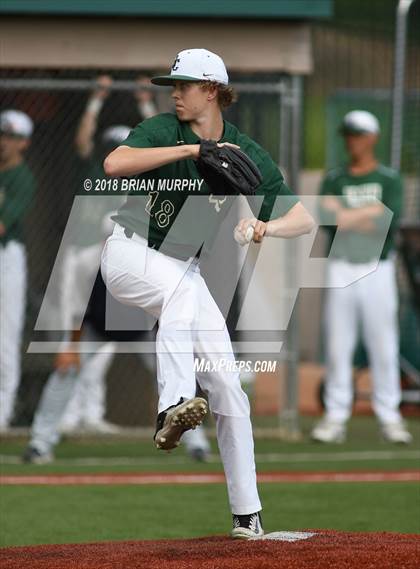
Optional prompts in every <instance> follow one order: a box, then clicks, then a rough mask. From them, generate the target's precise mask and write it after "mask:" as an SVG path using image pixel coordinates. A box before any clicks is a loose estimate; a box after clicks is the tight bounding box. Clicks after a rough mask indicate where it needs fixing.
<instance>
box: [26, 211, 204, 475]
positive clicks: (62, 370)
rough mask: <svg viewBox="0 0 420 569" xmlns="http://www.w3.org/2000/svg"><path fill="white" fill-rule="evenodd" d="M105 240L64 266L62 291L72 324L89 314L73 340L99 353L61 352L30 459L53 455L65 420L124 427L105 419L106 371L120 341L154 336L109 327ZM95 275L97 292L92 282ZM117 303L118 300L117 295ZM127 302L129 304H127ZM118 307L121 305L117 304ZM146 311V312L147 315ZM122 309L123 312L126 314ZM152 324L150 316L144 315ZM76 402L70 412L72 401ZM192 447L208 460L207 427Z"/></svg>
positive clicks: (189, 440) (107, 224)
mask: <svg viewBox="0 0 420 569" xmlns="http://www.w3.org/2000/svg"><path fill="white" fill-rule="evenodd" d="M113 225H114V224H113V223H112V222H111V220H110V219H109V216H107V217H106V218H104V222H103V228H102V230H103V232H104V236H106V235H109V234H110V233H111V229H112V227H113ZM102 248H103V242H101V243H98V244H96V245H91V246H90V247H85V248H84V249H82V250H80V251H78V252H77V253H75V254H74V255H72V256H71V257H70V258H69V257H67V262H66V264H65V265H64V267H63V280H64V285H63V288H64V291H63V296H62V307H63V308H62V310H63V312H64V314H63V318H64V320H65V322H68V327H69V328H70V329H71V328H72V327H73V324H74V322H75V321H78V319H79V318H80V317H81V316H83V314H85V309H86V303H87V302H88V300H89V297H90V301H89V304H88V308H87V309H86V314H85V317H84V321H83V326H82V330H81V332H79V331H75V332H73V334H72V338H71V339H72V340H73V341H80V342H81V343H83V342H97V343H98V344H99V346H100V347H99V348H98V349H97V351H95V352H93V353H84V352H81V353H80V354H79V353H77V352H74V351H70V350H67V349H66V343H64V345H63V349H62V351H61V352H60V353H59V354H58V355H57V357H56V361H55V368H56V369H55V370H54V372H53V373H52V374H51V375H50V376H49V378H48V380H47V383H46V385H45V387H44V390H43V393H42V396H41V399H40V402H39V405H38V408H37V410H36V413H35V416H34V420H33V424H32V428H31V439H30V442H29V444H28V447H27V449H26V451H25V453H24V456H23V460H24V462H27V463H34V464H45V463H48V462H51V461H52V460H53V450H54V447H55V446H56V445H57V443H58V442H59V440H60V433H62V431H63V429H62V425H63V423H64V424H65V422H66V421H67V422H70V424H71V425H72V426H74V427H78V428H83V430H85V431H88V432H95V433H98V432H99V433H104V434H112V433H117V432H118V431H119V430H120V429H119V428H118V427H117V426H116V425H114V424H112V423H109V422H107V421H105V420H104V415H105V411H106V409H105V376H106V373H107V371H108V369H109V367H110V365H111V363H112V359H113V357H114V354H115V351H116V349H117V347H118V342H119V341H130V342H132V341H140V340H141V339H145V340H149V341H152V340H153V336H151V333H147V332H143V333H141V332H137V331H129V332H124V331H123V332H120V331H106V330H105V305H106V289H105V285H104V284H103V281H102V278H101V276H100V274H98V275H97V277H96V280H95V275H96V273H97V272H98V267H99V265H100V257H101V252H102ZM94 280H95V284H94V287H93V291H92V293H91V292H90V288H91V285H92V282H93V281H94ZM114 304H115V301H114ZM121 308H124V307H121ZM117 310H118V306H117ZM145 316H146V315H145ZM123 317H124V315H122V316H121V317H119V319H120V318H123ZM143 321H144V330H147V318H146V317H145V318H144V319H143ZM139 357H140V359H141V362H142V364H143V365H145V367H146V369H148V370H149V371H150V372H151V373H152V374H153V375H154V374H156V365H155V358H154V356H153V355H151V354H149V353H144V354H139ZM71 405H73V406H75V407H76V409H75V410H74V411H72V412H71V414H70V420H69V419H68V418H67V419H66V416H67V417H68V411H67V409H68V407H69V406H71ZM184 442H185V445H186V448H187V451H188V453H189V454H190V455H191V456H192V458H194V459H196V460H205V459H206V456H207V454H208V453H209V450H210V446H209V443H208V441H207V439H206V436H205V434H204V431H203V428H202V427H201V428H199V429H197V430H196V431H195V432H191V434H189V436H188V437H186V439H184Z"/></svg>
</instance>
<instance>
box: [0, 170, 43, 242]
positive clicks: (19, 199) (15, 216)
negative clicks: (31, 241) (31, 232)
mask: <svg viewBox="0 0 420 569" xmlns="http://www.w3.org/2000/svg"><path fill="white" fill-rule="evenodd" d="M34 192H35V181H34V177H33V175H32V172H31V171H30V169H29V168H28V166H27V165H26V164H25V163H24V162H22V163H21V164H19V165H18V166H15V167H14V168H10V169H8V170H4V171H0V222H1V223H2V224H3V225H4V226H5V227H6V233H5V234H4V235H2V236H0V243H2V244H3V245H4V244H6V243H7V242H9V241H11V240H17V241H22V240H23V227H22V225H23V219H24V217H25V214H26V213H27V210H28V208H29V204H30V202H31V200H32V197H33V194H34Z"/></svg>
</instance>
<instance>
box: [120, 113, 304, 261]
mask: <svg viewBox="0 0 420 569" xmlns="http://www.w3.org/2000/svg"><path fill="white" fill-rule="evenodd" d="M199 142H200V139H199V137H198V136H197V135H196V134H195V133H194V132H193V130H192V129H191V128H190V126H189V124H188V123H187V122H181V121H179V120H178V118H177V116H176V115H174V114H171V113H165V114H161V115H157V116H155V117H153V118H150V119H147V120H145V121H143V122H142V123H140V124H139V125H138V126H137V127H135V128H134V129H133V130H132V131H131V133H130V135H129V136H128V138H127V139H126V140H125V141H124V142H123V143H122V145H125V146H130V147H133V148H154V147H168V146H177V145H182V144H199ZM219 142H231V143H234V144H237V145H239V146H240V148H241V150H242V151H243V152H245V153H246V154H247V155H248V156H249V157H250V158H251V159H252V160H254V162H255V163H256V164H257V166H258V168H259V169H260V171H261V174H262V177H263V181H262V184H261V185H260V187H259V188H258V190H257V195H260V196H262V197H261V201H262V205H261V207H260V208H259V207H256V206H255V207H254V212H255V213H256V216H257V217H258V218H259V219H261V220H263V221H268V220H269V219H271V218H273V217H279V216H280V215H284V214H285V213H286V212H287V211H288V210H289V209H290V208H291V207H292V206H293V205H295V204H296V203H297V202H298V198H297V197H296V196H295V195H294V194H293V193H292V192H291V190H290V189H289V188H288V187H287V185H286V184H285V182H284V179H283V176H282V175H281V173H280V171H279V169H278V167H277V165H276V164H275V163H274V162H273V160H272V159H271V157H270V156H269V154H268V153H267V152H266V151H265V150H264V149H263V148H261V147H260V146H259V145H258V144H257V143H256V142H254V141H253V140H251V138H249V137H248V136H246V135H245V134H242V133H240V132H239V131H238V129H237V128H236V127H235V126H233V125H232V124H230V123H229V122H227V121H224V131H223V136H222V138H221V139H220V141H219ZM131 181H134V180H131ZM136 184H137V185H136V190H135V191H132V192H130V194H129V195H128V197H127V201H126V203H125V204H124V205H123V206H122V207H121V208H120V210H119V211H118V215H116V216H114V217H113V219H114V220H115V221H117V222H118V223H119V224H120V225H122V226H124V227H125V228H127V229H128V230H129V231H133V232H135V233H137V234H138V235H141V236H142V237H144V238H146V239H148V243H149V246H150V247H153V248H155V249H160V250H161V251H162V252H165V253H167V254H174V256H177V252H178V251H182V254H183V256H184V257H185V258H186V257H188V256H192V255H195V254H196V252H197V245H198V248H200V247H201V245H202V244H203V242H205V245H204V252H208V250H209V248H210V246H211V243H212V241H213V239H214V238H215V236H216V233H217V227H218V226H219V225H220V223H221V221H222V220H223V218H224V217H225V216H226V214H227V212H228V210H229V208H230V206H231V205H232V204H233V202H234V196H220V195H212V192H211V189H210V188H209V187H208V186H207V185H206V183H205V182H204V180H203V179H202V178H201V176H200V174H199V173H198V170H197V167H196V163H195V161H194V160H192V159H187V160H179V161H177V162H173V163H171V164H166V165H165V166H161V167H160V168H156V169H154V170H151V171H149V172H145V173H144V174H141V175H140V176H138V177H137V178H136ZM139 195H143V196H148V198H147V200H146V199H143V200H139V199H136V197H137V196H139ZM191 196H193V198H195V197H196V196H200V197H201V198H203V196H205V198H204V199H202V200H200V201H199V205H198V203H197V201H196V202H195V204H196V205H197V210H196V211H197V215H189V216H188V217H186V218H185V219H183V220H182V223H180V220H178V223H177V224H174V221H175V219H176V218H177V216H178V214H180V212H181V210H182V208H183V206H184V204H185V202H186V200H187V199H188V198H189V197H191ZM277 196H283V199H282V200H281V202H280V203H278V202H276V198H277ZM191 203H194V202H191V201H190V202H189V206H190V204H191ZM203 203H205V207H204V208H203ZM250 205H251V207H252V204H251V203H250ZM187 209H188V208H187ZM258 209H259V211H257V210H258ZM199 210H200V211H199ZM186 227H188V229H187V230H186ZM164 240H165V242H164V243H163V241H164ZM162 244H163V246H162Z"/></svg>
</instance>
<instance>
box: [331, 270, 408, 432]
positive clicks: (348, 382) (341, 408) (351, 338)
mask: <svg viewBox="0 0 420 569" xmlns="http://www.w3.org/2000/svg"><path fill="white" fill-rule="evenodd" d="M374 267H375V263H373V264H366V265H365V266H364V267H361V266H360V265H355V264H354V263H349V262H347V261H343V260H330V261H329V265H328V273H327V286H328V287H338V286H340V283H342V282H350V281H351V280H353V277H354V279H356V278H358V277H359V276H360V274H363V272H364V271H365V272H368V271H369V270H371V271H372V269H374ZM397 309H398V295H397V285H396V277H395V263H394V261H393V260H390V259H387V260H383V261H379V264H378V266H377V268H376V270H373V272H370V273H369V274H367V276H365V277H362V278H359V280H356V282H353V284H351V285H349V286H346V287H343V288H328V289H327V292H326V305H325V318H326V321H325V329H326V364H327V376H326V397H325V403H326V411H327V416H328V417H329V418H331V419H332V420H334V421H339V422H343V421H346V420H347V419H348V418H349V417H350V415H351V410H352V404H353V389H352V366H353V355H354V350H355V348H356V343H357V339H358V332H359V329H360V328H361V331H362V337H363V341H364V345H365V346H366V349H367V353H368V356H369V365H370V370H371V375H372V380H373V386H372V387H373V397H372V406H373V410H374V412H375V414H376V416H377V417H378V419H379V421H380V422H382V423H395V422H398V421H400V420H401V415H400V412H399V403H400V400H401V385H400V372H399V339H398V320H397Z"/></svg>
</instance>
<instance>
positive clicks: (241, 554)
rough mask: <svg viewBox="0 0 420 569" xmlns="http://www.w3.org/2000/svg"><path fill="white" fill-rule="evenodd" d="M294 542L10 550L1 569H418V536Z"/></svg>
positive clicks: (322, 536)
mask: <svg viewBox="0 0 420 569" xmlns="http://www.w3.org/2000/svg"><path fill="white" fill-rule="evenodd" d="M308 531H311V532H314V533H315V535H313V536H312V537H310V538H308V539H306V540H302V541H295V542H284V541H272V540H258V541H257V540H255V541H234V540H232V539H229V538H227V537H209V538H201V539H189V540H170V541H169V540H168V541H164V540H162V541H123V542H104V543H86V544H75V545H44V546H42V545H41V546H31V547H10V548H5V549H2V550H0V566H1V568H2V569H273V568H279V569H329V568H334V569H350V568H351V569H358V568H363V569H418V567H419V553H420V535H412V534H398V533H388V532H383V533H345V532H336V531H330V530H308Z"/></svg>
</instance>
